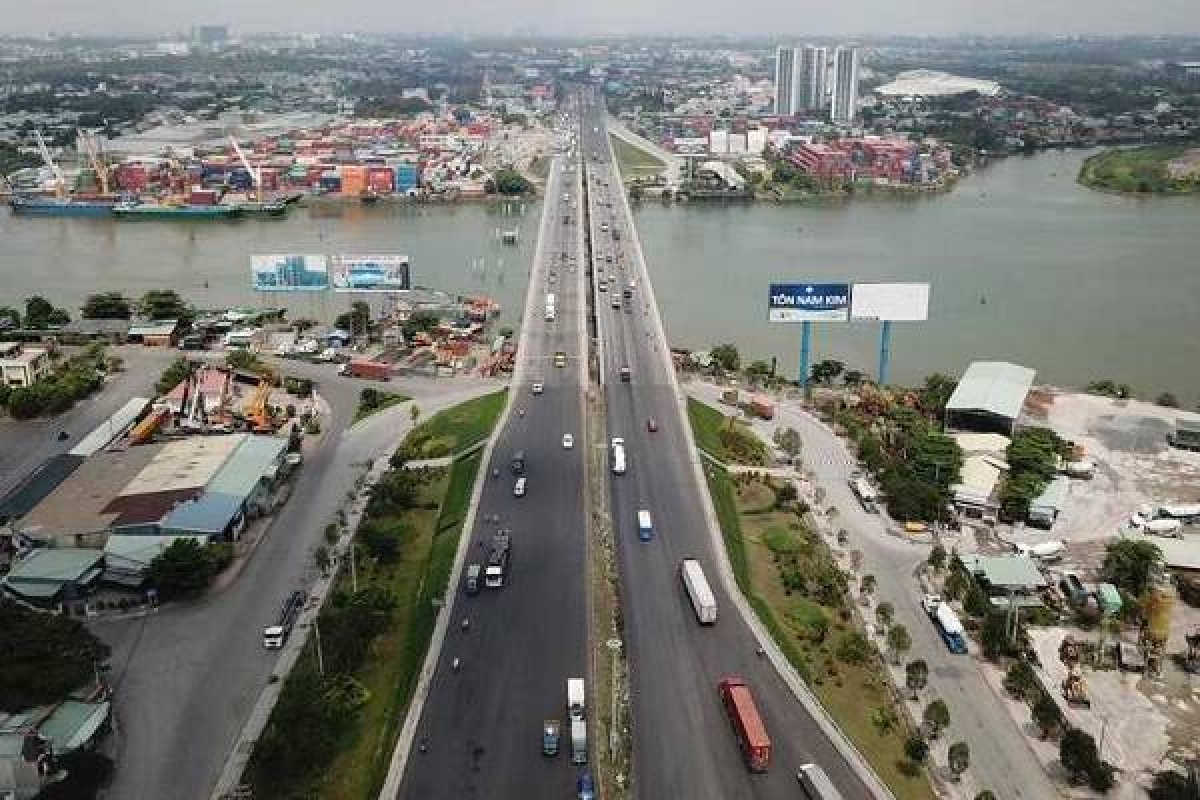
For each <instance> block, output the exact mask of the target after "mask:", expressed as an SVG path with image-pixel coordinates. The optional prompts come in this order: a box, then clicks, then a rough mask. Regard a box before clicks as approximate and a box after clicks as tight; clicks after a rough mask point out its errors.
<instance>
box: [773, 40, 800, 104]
mask: <svg viewBox="0 0 1200 800" xmlns="http://www.w3.org/2000/svg"><path fill="white" fill-rule="evenodd" d="M799 52H800V51H799V50H797V49H796V48H795V47H779V48H776V50H775V113H776V114H780V115H782V116H787V117H790V116H791V115H792V114H795V113H796V111H798V110H799V109H798V108H797V107H796V106H797V102H796V101H797V100H798V99H799V98H798V89H799V88H800V87H799V86H797V85H796V65H797V62H798V61H799V59H798V58H797V56H798V54H799Z"/></svg>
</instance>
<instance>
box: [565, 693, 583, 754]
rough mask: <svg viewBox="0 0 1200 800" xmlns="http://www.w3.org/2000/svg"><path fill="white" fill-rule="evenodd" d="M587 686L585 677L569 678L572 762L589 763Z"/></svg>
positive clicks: (568, 695) (568, 712)
mask: <svg viewBox="0 0 1200 800" xmlns="http://www.w3.org/2000/svg"><path fill="white" fill-rule="evenodd" d="M586 713H587V698H586V686H585V685H584V682H583V678H567V718H568V719H569V720H570V721H571V763H572V764H586V763H587V723H586V722H585V721H584V717H585V715H586Z"/></svg>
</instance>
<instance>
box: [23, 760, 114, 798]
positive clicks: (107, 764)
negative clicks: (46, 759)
mask: <svg viewBox="0 0 1200 800" xmlns="http://www.w3.org/2000/svg"><path fill="white" fill-rule="evenodd" d="M54 761H55V767H56V768H57V769H58V770H60V771H63V772H66V773H67V777H66V778H64V779H62V780H58V781H55V782H54V783H51V784H47V785H46V786H45V788H43V789H42V791H41V792H39V793H38V795H37V797H35V798H34V800H94V798H96V797H98V796H99V795H98V793H99V791H100V789H101V788H102V787H105V786H108V785H109V783H110V782H111V781H112V776H113V771H114V768H115V765H114V764H113V760H112V759H111V758H109V757H108V756H106V755H104V754H103V753H97V752H94V751H91V750H82V749H81V750H74V751H72V752H70V753H66V754H63V755H61V756H56V757H55V759H54Z"/></svg>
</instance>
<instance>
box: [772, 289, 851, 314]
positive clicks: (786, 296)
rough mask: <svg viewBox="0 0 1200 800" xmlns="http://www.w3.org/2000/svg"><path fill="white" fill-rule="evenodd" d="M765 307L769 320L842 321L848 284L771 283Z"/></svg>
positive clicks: (846, 303) (846, 310)
mask: <svg viewBox="0 0 1200 800" xmlns="http://www.w3.org/2000/svg"><path fill="white" fill-rule="evenodd" d="M767 309H768V311H767V319H768V320H769V321H771V322H846V321H847V320H848V319H850V284H848V283H772V284H771V291H770V294H769V295H768V296H767Z"/></svg>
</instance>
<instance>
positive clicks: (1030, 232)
mask: <svg viewBox="0 0 1200 800" xmlns="http://www.w3.org/2000/svg"><path fill="white" fill-rule="evenodd" d="M1086 155H1088V153H1086V152H1081V151H1068V152H1061V153H1060V152H1050V153H1043V154H1040V155H1037V156H1034V157H1027V158H1010V159H1007V160H1001V161H998V162H995V163H994V164H992V165H990V166H988V167H987V168H986V169H982V170H979V171H978V172H976V173H975V174H973V175H971V176H970V177H968V178H966V179H965V180H963V181H962V182H961V183H960V184H959V186H958V187H957V188H956V189H955V191H954V192H952V193H951V194H949V195H941V196H930V197H924V198H920V199H877V198H856V199H854V200H852V201H851V202H849V203H847V204H843V205H839V206H834V207H812V206H803V207H802V206H794V205H792V206H774V205H768V204H763V203H760V204H757V205H754V206H712V205H708V206H699V205H691V206H687V207H683V206H674V207H671V206H662V205H660V204H658V203H657V202H654V201H650V202H645V203H643V204H641V206H640V208H638V209H637V210H636V212H635V219H636V222H637V227H638V231H639V234H640V236H641V241H642V246H643V249H644V251H645V254H646V259H647V261H648V263H649V266H650V272H651V276H652V278H653V280H654V288H655V293H656V294H657V296H658V299H659V302H660V303H661V304H662V305H663V306H664V313H665V322H666V325H667V331H668V334H669V336H670V338H671V342H672V344H673V345H676V346H689V347H695V348H703V347H708V346H710V345H712V344H714V343H717V342H721V341H732V342H735V343H736V344H738V345H739V347H740V348H741V350H742V351H743V360H746V359H747V358H750V359H753V358H766V359H768V360H769V358H770V357H771V356H777V357H778V358H779V359H780V362H779V363H780V367H779V368H780V369H781V370H783V371H785V372H786V374H788V375H791V376H794V375H795V374H796V371H797V360H798V353H799V349H800V347H799V338H800V326H798V325H786V324H769V323H767V321H766V295H767V286H768V285H769V284H770V283H771V282H774V281H797V282H798V281H806V280H821V279H828V280H845V281H850V282H854V281H861V282H870V281H881V282H886V281H928V282H930V283H931V284H932V290H931V299H930V314H929V321H928V322H924V323H895V324H894V325H893V334H892V362H891V363H892V369H891V377H892V379H893V381H894V382H901V383H903V382H906V381H907V382H913V381H918V380H920V378H921V377H922V376H924V375H926V374H928V373H930V372H932V371H936V370H940V371H945V372H949V373H952V374H959V373H961V371H962V370H963V369H964V368H965V367H966V365H967V363H968V362H970V361H971V360H975V359H996V360H1008V361H1014V362H1017V363H1020V364H1024V365H1025V366H1029V367H1032V368H1034V369H1036V370H1037V371H1038V379H1039V380H1040V381H1047V382H1053V383H1057V384H1062V385H1082V384H1084V383H1086V382H1088V381H1089V380H1092V379H1095V378H1104V377H1110V378H1112V379H1114V380H1117V381H1120V382H1127V383H1129V384H1131V385H1132V386H1133V387H1134V388H1135V390H1137V391H1138V392H1139V393H1140V394H1141V395H1142V396H1149V397H1153V396H1155V395H1156V394H1157V393H1158V392H1161V391H1166V390H1169V391H1172V392H1175V393H1176V394H1177V396H1178V397H1179V399H1180V402H1181V403H1182V404H1183V405H1185V406H1187V407H1193V406H1194V405H1195V404H1196V403H1197V400H1198V399H1200V369H1197V365H1198V361H1200V305H1198V304H1200V199H1197V198H1194V197H1192V198H1183V197H1172V198H1159V197H1148V198H1130V197H1121V196H1116V195H1110V194H1103V193H1099V192H1094V191H1091V190H1088V189H1085V188H1083V187H1081V186H1078V185H1077V184H1076V183H1075V181H1074V178H1075V175H1076V173H1077V172H1078V168H1079V164H1080V162H1081V161H1082V160H1083V158H1084V157H1086ZM878 341H879V324H878V323H861V322H855V323H848V324H846V323H822V324H817V325H815V326H814V335H813V359H814V361H815V360H818V359H820V358H837V359H840V360H843V361H846V362H847V363H848V364H849V365H851V366H853V367H856V368H859V369H862V370H864V371H865V372H867V373H869V374H872V375H873V374H874V373H875V370H876V364H877V361H878Z"/></svg>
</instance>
